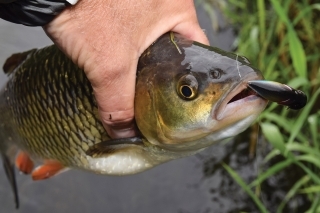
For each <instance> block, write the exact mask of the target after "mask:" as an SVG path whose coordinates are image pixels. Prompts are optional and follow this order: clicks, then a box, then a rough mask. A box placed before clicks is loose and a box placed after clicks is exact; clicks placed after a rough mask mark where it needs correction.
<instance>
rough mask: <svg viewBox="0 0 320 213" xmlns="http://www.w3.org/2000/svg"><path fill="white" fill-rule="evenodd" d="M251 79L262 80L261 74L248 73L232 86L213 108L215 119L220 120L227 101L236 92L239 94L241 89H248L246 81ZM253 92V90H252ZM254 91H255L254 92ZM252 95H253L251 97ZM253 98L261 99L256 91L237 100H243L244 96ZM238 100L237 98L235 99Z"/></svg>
mask: <svg viewBox="0 0 320 213" xmlns="http://www.w3.org/2000/svg"><path fill="white" fill-rule="evenodd" d="M252 80H263V77H262V76H258V75H249V76H247V77H246V78H244V79H242V80H241V81H240V82H239V83H238V84H236V85H235V86H234V87H232V88H231V89H230V90H229V93H227V95H226V96H225V98H224V100H223V101H222V102H221V103H220V104H219V105H218V106H217V108H216V110H215V113H214V115H215V119H216V120H222V119H223V118H224V116H223V115H224V112H225V111H226V108H227V105H228V103H229V101H231V99H232V98H234V97H235V96H236V95H237V94H239V93H240V92H241V91H243V90H245V89H250V88H249V87H248V85H247V82H248V81H252ZM250 90H251V91H253V90H252V89H250ZM253 92H254V91H253ZM254 93H256V92H254ZM251 96H254V97H251ZM248 97H250V98H255V99H263V98H262V97H261V96H259V95H258V94H257V93H256V95H254V94H252V95H249V96H246V97H244V98H242V99H239V100H243V99H246V98H248ZM237 101H238V100H237Z"/></svg>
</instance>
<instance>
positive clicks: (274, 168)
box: [248, 159, 293, 188]
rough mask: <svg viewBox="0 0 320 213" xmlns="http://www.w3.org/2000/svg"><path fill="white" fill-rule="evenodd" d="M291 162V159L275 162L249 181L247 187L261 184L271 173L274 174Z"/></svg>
mask: <svg viewBox="0 0 320 213" xmlns="http://www.w3.org/2000/svg"><path fill="white" fill-rule="evenodd" d="M292 162H293V161H292V160H291V159H286V160H284V161H281V162H279V163H276V164H275V165H273V166H271V167H269V168H268V170H266V171H265V172H263V173H261V174H259V176H258V177H257V178H256V179H255V180H254V181H253V182H251V183H250V184H249V185H248V187H250V188H252V187H255V186H257V185H259V184H261V183H262V182H263V181H264V180H266V179H268V178H269V177H271V176H272V175H274V174H276V173H278V172H279V171H282V170H283V169H285V168H286V167H288V166H290V165H291V164H292Z"/></svg>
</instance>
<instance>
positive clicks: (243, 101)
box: [215, 76, 268, 120]
mask: <svg viewBox="0 0 320 213" xmlns="http://www.w3.org/2000/svg"><path fill="white" fill-rule="evenodd" d="M251 80H262V79H261V78H259V77H258V76H255V77H252V76H251V77H248V78H246V79H244V80H242V81H241V82H240V83H239V84H237V85H236V86H235V87H234V88H233V89H231V91H230V92H229V93H228V94H227V95H226V97H225V99H224V100H223V101H222V102H221V104H220V105H219V106H218V107H217V110H216V116H215V117H216V119H217V120H222V119H224V118H226V117H229V116H235V113H238V114H237V117H238V116H240V115H242V116H245V114H249V113H248V111H252V112H254V111H261V110H260V108H261V107H263V108H264V107H265V105H266V104H267V102H268V101H267V100H266V99H264V98H262V97H261V96H259V95H258V94H257V93H256V92H255V91H254V90H252V89H250V87H248V83H247V82H248V81H251ZM259 106H261V107H259ZM247 107H249V109H248V108H247ZM255 107H257V108H259V109H256V110H255ZM240 110H242V112H241V111H240ZM244 111H246V112H244Z"/></svg>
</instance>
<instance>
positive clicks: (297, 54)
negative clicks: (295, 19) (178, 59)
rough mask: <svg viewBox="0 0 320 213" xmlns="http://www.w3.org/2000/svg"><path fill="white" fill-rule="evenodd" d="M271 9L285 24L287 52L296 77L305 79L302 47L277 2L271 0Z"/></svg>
mask: <svg viewBox="0 0 320 213" xmlns="http://www.w3.org/2000/svg"><path fill="white" fill-rule="evenodd" d="M271 3H272V5H273V8H274V9H275V11H276V12H277V14H278V16H279V17H280V19H281V20H282V22H284V23H285V25H286V27H287V29H288V35H287V36H288V42H289V52H290V55H291V58H292V62H293V66H294V68H295V71H296V73H297V75H299V76H301V77H305V78H306V77H307V63H306V62H307V60H306V54H305V52H304V49H303V46H302V43H301V41H300V40H299V38H298V35H297V34H296V32H295V30H294V28H293V25H292V23H291V22H290V20H289V18H288V17H287V15H286V14H287V13H286V11H285V10H284V8H283V7H282V6H281V5H280V2H279V1H278V0H271Z"/></svg>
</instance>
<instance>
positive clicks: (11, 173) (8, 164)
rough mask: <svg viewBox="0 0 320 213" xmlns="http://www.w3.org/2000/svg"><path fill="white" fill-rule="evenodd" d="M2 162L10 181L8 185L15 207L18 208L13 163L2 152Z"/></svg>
mask: <svg viewBox="0 0 320 213" xmlns="http://www.w3.org/2000/svg"><path fill="white" fill-rule="evenodd" d="M2 163H3V167H4V170H5V172H6V176H7V178H8V180H9V182H10V186H11V188H12V191H13V194H14V201H15V204H16V209H18V208H19V194H18V187H17V182H16V176H15V172H14V164H13V163H11V161H10V159H9V158H8V156H6V155H4V154H2Z"/></svg>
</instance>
